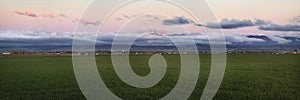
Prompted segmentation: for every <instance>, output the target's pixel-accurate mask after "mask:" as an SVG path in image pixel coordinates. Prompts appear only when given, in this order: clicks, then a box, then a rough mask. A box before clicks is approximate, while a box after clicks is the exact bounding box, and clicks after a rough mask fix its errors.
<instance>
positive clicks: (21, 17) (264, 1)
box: [0, 0, 300, 33]
mask: <svg viewBox="0 0 300 100" xmlns="http://www.w3.org/2000/svg"><path fill="white" fill-rule="evenodd" d="M124 1H125V0H124ZM90 2H91V1H90V0H51V1H46V0H7V1H1V4H0V6H1V9H0V12H1V17H0V26H1V27H0V29H1V30H32V31H47V32H72V31H74V28H75V26H76V24H77V22H76V21H78V18H80V16H81V14H82V13H83V11H84V9H85V8H86V7H88V5H89V3H90ZM206 2H207V3H208V5H209V6H210V7H211V9H212V10H213V11H214V13H215V15H216V17H217V18H218V20H219V21H221V20H222V19H238V20H252V21H254V20H255V19H261V20H266V21H272V22H273V23H274V24H278V25H287V24H291V23H293V22H291V20H293V19H295V20H296V18H297V17H298V19H297V20H296V21H299V16H300V7H299V4H300V1H299V0H206ZM132 6H137V5H132ZM152 6H153V7H154V9H158V10H157V11H160V10H159V9H160V8H159V6H158V7H156V6H155V5H152ZM166 8H168V7H166ZM169 8H170V12H169V13H168V14H169V15H171V16H174V17H175V16H178V17H181V16H184V17H188V16H185V15H184V14H183V13H181V12H180V11H179V10H178V11H177V10H174V9H173V8H172V7H169ZM101 9H102V8H101V7H99V13H101ZM126 10H127V11H126V13H125V12H123V14H124V15H126V16H134V15H135V14H134V13H135V12H136V11H138V9H136V10H133V9H126ZM124 15H119V16H117V15H116V16H113V17H115V18H117V19H120V20H121V19H122V17H123V18H124ZM126 16H125V17H126ZM84 20H85V22H83V21H82V24H86V25H98V24H100V22H101V21H99V20H97V18H90V19H84ZM113 30H117V29H114V28H113V27H112V30H111V31H113ZM224 31H225V32H229V33H230V32H233V33H238V32H240V33H243V32H250V33H252V32H253V33H259V32H260V33H265V32H266V31H261V30H258V29H257V28H254V27H242V28H234V29H225V30H224ZM288 32H291V31H288Z"/></svg>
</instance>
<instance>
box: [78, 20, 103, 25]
mask: <svg viewBox="0 0 300 100" xmlns="http://www.w3.org/2000/svg"><path fill="white" fill-rule="evenodd" d="M74 22H79V23H81V24H83V25H100V24H101V21H99V20H86V19H75V20H74Z"/></svg>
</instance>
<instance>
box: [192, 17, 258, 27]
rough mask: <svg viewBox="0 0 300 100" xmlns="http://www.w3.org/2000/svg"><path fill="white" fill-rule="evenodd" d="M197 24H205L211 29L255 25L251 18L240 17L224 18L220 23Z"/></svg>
mask: <svg viewBox="0 0 300 100" xmlns="http://www.w3.org/2000/svg"><path fill="white" fill-rule="evenodd" d="M196 26H204V27H207V28H211V29H219V28H222V29H236V28H241V27H250V26H255V24H254V23H253V22H252V21H251V20H246V19H244V20H239V19H222V20H221V22H220V23H211V22H209V23H206V24H196Z"/></svg>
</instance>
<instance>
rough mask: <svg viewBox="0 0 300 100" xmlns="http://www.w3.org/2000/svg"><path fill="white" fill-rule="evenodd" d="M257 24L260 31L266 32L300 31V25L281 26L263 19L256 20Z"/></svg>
mask: <svg viewBox="0 0 300 100" xmlns="http://www.w3.org/2000/svg"><path fill="white" fill-rule="evenodd" d="M255 24H256V25H257V26H258V29H260V30H266V31H300V25H296V24H285V25H279V24H275V23H273V22H271V21H265V20H261V19H256V22H255Z"/></svg>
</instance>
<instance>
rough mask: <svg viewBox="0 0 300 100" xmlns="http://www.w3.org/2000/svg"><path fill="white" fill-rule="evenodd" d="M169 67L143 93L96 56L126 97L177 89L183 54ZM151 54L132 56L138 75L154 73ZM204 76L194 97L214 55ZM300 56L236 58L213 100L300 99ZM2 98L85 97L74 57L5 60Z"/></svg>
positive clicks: (204, 66)
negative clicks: (76, 75)
mask: <svg viewBox="0 0 300 100" xmlns="http://www.w3.org/2000/svg"><path fill="white" fill-rule="evenodd" d="M163 56H164V57H165V58H166V61H167V64H168V68H167V72H166V74H165V76H164V78H163V79H162V80H161V81H160V82H159V83H158V84H156V85H155V86H154V87H151V88H146V89H139V88H134V87H132V86H129V85H127V84H126V83H124V82H122V81H121V80H120V79H119V78H118V76H117V75H116V74H115V72H114V69H113V67H112V64H111V60H110V56H105V55H103V56H97V57H96V61H97V65H98V70H99V72H100V75H101V77H102V78H103V80H104V82H105V83H106V85H107V87H108V88H109V89H110V90H111V91H112V92H113V93H115V94H116V95H117V96H119V97H120V98H123V99H130V100H132V99H159V98H161V97H163V96H165V95H166V94H167V93H169V92H170V91H171V90H172V88H173V87H174V86H175V85H176V81H177V79H178V76H179V74H180V73H179V71H180V63H179V62H180V58H179V56H178V55H163ZM150 57H151V55H132V56H130V63H131V65H132V69H133V70H134V72H136V73H137V74H138V75H141V76H144V75H147V74H148V73H149V72H150V68H149V67H148V60H149V58H150ZM200 60H201V61H200V63H201V68H200V75H199V80H198V82H197V86H196V88H195V89H194V91H193V93H192V95H191V96H190V99H192V100H194V99H199V98H200V96H201V93H202V91H203V88H204V86H205V85H206V81H207V78H208V75H209V71H210V55H200ZM299 61H300V55H289V54H286V55H273V54H232V55H228V58H227V67H226V72H225V75H224V78H223V81H222V84H221V86H220V89H219V91H218V92H217V94H216V96H215V98H214V99H280V100H282V99H284V100H285V99H300V97H299V95H300V94H299V92H300V87H299V84H300V83H299V80H300V63H299ZM0 99H1V100H2V99H3V100H6V99H9V100H12V99H43V100H45V99H51V100H52V99H85V97H84V95H83V94H82V93H81V91H80V89H79V87H78V85H77V82H76V79H75V76H74V71H73V68H72V57H69V56H47V57H46V56H26V57H0Z"/></svg>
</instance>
